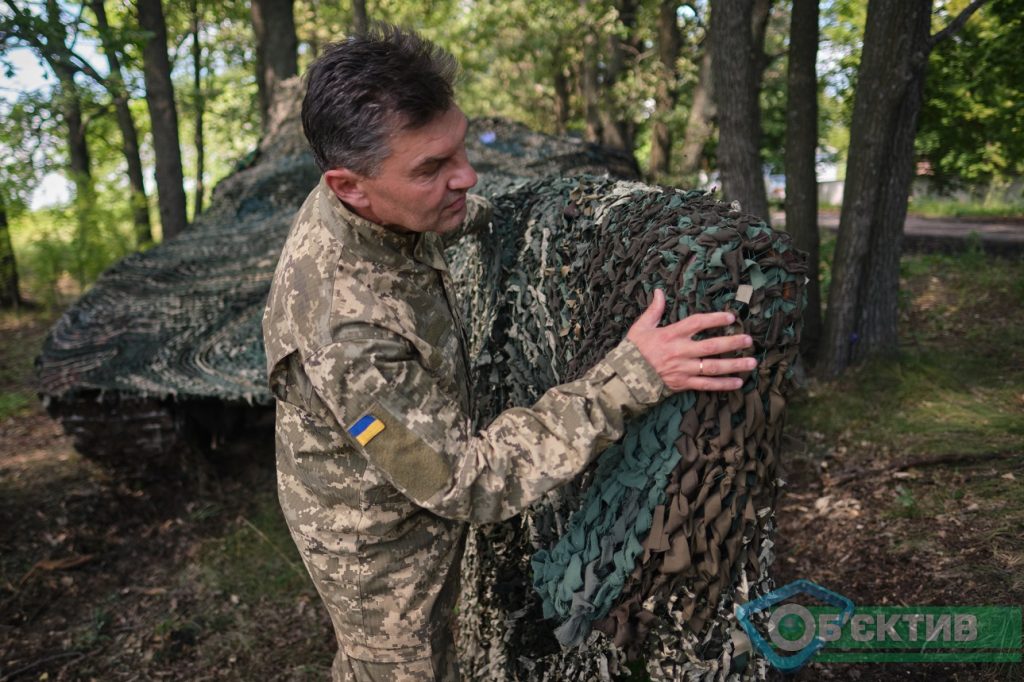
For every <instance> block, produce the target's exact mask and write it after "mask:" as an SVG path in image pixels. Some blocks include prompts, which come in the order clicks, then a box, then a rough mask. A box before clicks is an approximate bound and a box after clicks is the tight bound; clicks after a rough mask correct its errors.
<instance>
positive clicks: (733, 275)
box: [449, 177, 805, 680]
mask: <svg viewBox="0 0 1024 682" xmlns="http://www.w3.org/2000/svg"><path fill="white" fill-rule="evenodd" d="M493 201H494V203H495V219H494V221H493V225H492V231H491V234H489V235H483V236H481V237H469V238H465V239H464V240H463V243H462V244H460V245H458V246H457V247H456V248H454V249H453V250H452V251H451V252H450V254H449V256H450V260H451V263H452V269H453V274H454V275H455V277H456V281H457V282H458V284H459V285H460V290H461V291H463V292H470V293H472V298H470V299H469V301H468V302H467V305H468V312H467V315H466V319H468V320H471V321H472V323H473V327H472V329H471V346H472V348H471V357H474V358H476V360H475V367H474V371H475V375H476V377H477V383H476V386H475V389H476V391H475V392H476V399H477V408H478V409H477V415H476V418H477V421H478V423H480V424H484V423H486V422H488V421H489V420H490V419H491V418H492V417H493V416H494V415H495V414H497V413H498V412H500V411H501V410H503V409H505V408H507V407H510V406H516V405H528V404H530V403H532V402H533V401H535V400H536V399H537V398H538V397H539V396H540V395H541V394H542V393H543V391H544V390H545V389H546V388H548V387H550V386H552V385H555V384H557V383H561V382H564V381H571V380H573V379H574V378H576V377H578V376H579V375H581V374H582V373H583V372H584V371H586V369H587V368H589V367H590V366H591V365H592V364H593V363H594V362H595V361H596V360H597V359H598V358H600V356H601V355H603V354H604V353H605V352H607V351H608V350H610V349H611V348H612V347H613V346H614V345H615V344H617V343H618V342H619V341H620V340H621V338H622V337H623V336H624V335H625V332H626V330H627V329H628V327H629V325H630V324H631V323H632V322H633V320H635V319H636V317H637V316H638V315H639V314H640V313H641V312H642V311H643V309H644V308H645V307H646V304H647V302H648V301H649V300H650V292H651V291H652V290H653V289H654V288H655V287H660V288H664V289H665V290H666V292H667V294H668V301H669V305H668V310H667V313H666V316H665V320H664V321H665V322H673V321H676V320H678V319H681V318H682V317H685V316H686V315H688V314H690V313H693V312H708V311H715V310H731V311H734V312H736V313H737V316H738V322H737V325H736V326H735V327H734V328H732V329H726V330H722V332H723V333H736V332H739V331H741V329H742V330H743V331H746V332H747V333H750V334H751V335H752V336H753V337H754V339H755V348H754V350H753V352H754V353H755V354H756V355H757V357H758V359H759V368H758V370H757V371H756V372H755V373H754V374H752V375H751V376H750V378H749V379H748V380H747V382H746V383H745V385H744V387H743V388H742V389H741V390H739V391H735V392H732V393H726V394H709V393H693V392H686V393H681V394H677V395H676V396H674V397H673V398H671V399H669V400H668V401H666V402H665V403H663V404H662V405H661V406H659V408H657V409H655V410H653V411H652V412H651V413H649V414H648V415H646V416H645V417H644V418H642V419H639V420H636V421H635V422H633V423H631V424H630V425H629V430H628V432H627V435H626V436H625V438H624V439H623V440H622V441H621V442H620V443H618V444H616V445H613V446H612V447H611V448H609V450H608V451H606V452H605V453H604V454H603V455H602V457H601V458H600V459H599V461H598V464H597V466H596V467H595V468H594V469H593V470H592V471H591V472H590V473H589V474H587V475H585V476H584V477H582V478H581V480H579V481H578V482H577V483H576V485H573V486H566V487H564V488H562V489H560V490H559V491H557V492H556V493H554V494H552V495H549V496H548V498H547V499H545V500H544V501H543V502H541V503H539V504H537V505H535V506H534V508H532V509H531V510H530V511H529V512H528V513H526V514H524V515H522V516H521V517H518V518H517V519H514V520H512V521H511V522H509V523H506V524H502V525H500V526H497V527H488V528H481V529H478V530H477V531H476V533H475V535H474V537H473V538H472V540H473V541H472V542H471V545H470V548H469V551H468V556H467V560H466V565H465V570H464V585H463V588H464V589H463V595H462V604H463V606H462V611H461V614H462V616H461V617H462V622H461V626H460V632H461V633H463V635H462V638H461V646H462V649H463V651H462V655H463V659H464V661H465V665H464V669H465V670H467V671H472V672H473V676H474V679H480V680H498V679H510V680H511V679H550V680H584V679H591V678H603V677H607V676H609V675H610V674H611V673H613V672H614V671H615V670H617V669H620V665H621V662H622V659H623V655H624V654H629V655H630V657H637V656H642V657H643V658H645V659H646V660H647V661H648V671H649V673H650V674H651V675H652V677H653V678H654V679H685V678H687V677H700V676H704V675H710V677H711V678H716V677H723V678H724V677H727V676H730V675H734V676H742V677H753V678H756V677H761V676H763V673H764V670H763V667H762V665H761V664H760V661H755V662H754V664H750V663H749V661H748V659H749V656H748V655H746V654H747V651H748V650H749V649H748V648H747V649H744V648H743V647H744V646H745V640H744V637H743V636H742V635H741V634H740V633H739V630H738V628H737V627H736V624H735V620H734V618H733V616H732V610H733V609H732V606H733V604H735V603H742V602H744V601H746V600H747V598H748V595H750V594H751V593H754V594H760V593H761V592H763V591H764V590H766V589H767V586H768V575H767V567H768V564H769V563H770V561H771V547H772V542H771V530H772V522H773V514H772V512H773V509H774V499H775V494H776V487H777V486H776V467H777V464H778V446H779V440H780V437H781V427H782V414H783V411H784V407H785V397H784V395H785V392H786V390H787V389H788V386H789V378H790V376H791V374H792V366H793V363H794V361H795V360H796V354H797V347H798V344H799V337H800V314H801V312H802V306H803V286H804V279H805V274H804V273H805V265H804V262H803V259H802V258H801V257H800V256H799V255H798V254H797V253H796V252H795V251H793V250H792V249H791V248H790V246H789V240H788V238H787V237H785V236H784V235H779V234H777V233H774V232H772V231H771V230H770V229H769V228H767V227H766V226H765V225H764V223H763V222H762V221H760V220H759V219H757V218H754V217H752V216H747V215H743V214H742V213H740V212H739V211H737V210H735V209H734V208H732V207H730V206H728V205H725V204H722V203H720V202H716V201H714V200H713V199H712V198H711V197H709V196H707V195H705V194H702V193H700V192H689V193H687V192H681V191H677V190H669V189H658V188H652V187H648V186H645V185H642V184H640V183H633V182H623V181H615V180H611V179H607V178H604V179H602V178H593V177H572V178H546V179H542V180H535V181H530V182H521V183H519V184H518V185H517V186H516V187H515V188H514V189H512V190H509V191H506V192H504V193H501V194H498V195H496V196H494V198H493ZM577 511H578V513H574V512H577ZM537 550H539V551H537ZM531 557H532V566H531ZM534 588H536V591H535V589H534ZM550 616H555V622H550V621H545V620H544V618H545V617H550ZM592 625H593V626H595V627H596V629H595V631H593V632H591V627H592ZM556 626H557V627H556ZM651 631H653V635H654V636H653V637H648V636H647V635H648V633H649V632H651ZM557 642H562V643H563V644H568V645H572V646H571V647H569V648H566V649H562V648H560V647H559V646H558V645H557ZM737 644H738V645H739V646H740V647H741V650H740V651H736V650H735V648H736V646H737ZM746 646H747V647H748V646H749V645H746Z"/></svg>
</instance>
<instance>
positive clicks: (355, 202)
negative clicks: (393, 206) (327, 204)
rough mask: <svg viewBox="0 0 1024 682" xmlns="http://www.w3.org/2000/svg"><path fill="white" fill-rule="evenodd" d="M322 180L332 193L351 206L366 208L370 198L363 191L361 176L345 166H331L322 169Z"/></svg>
mask: <svg viewBox="0 0 1024 682" xmlns="http://www.w3.org/2000/svg"><path fill="white" fill-rule="evenodd" d="M324 180H325V181H326V182H327V186H328V187H330V188H331V191H332V192H334V195H335V196H336V197H338V198H339V199H341V200H342V201H344V202H345V203H346V204H348V205H349V206H351V207H353V208H366V207H368V206H369V205H370V200H369V198H368V197H367V196H366V192H365V191H363V185H362V180H363V176H361V175H358V174H356V173H353V172H352V171H350V170H349V169H347V168H332V169H331V170H329V171H324Z"/></svg>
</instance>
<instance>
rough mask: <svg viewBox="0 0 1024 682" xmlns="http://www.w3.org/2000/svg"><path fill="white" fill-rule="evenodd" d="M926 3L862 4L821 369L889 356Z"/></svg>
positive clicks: (925, 41)
mask: <svg viewBox="0 0 1024 682" xmlns="http://www.w3.org/2000/svg"><path fill="white" fill-rule="evenodd" d="M931 6H932V0H906V1H905V2H884V1H882V2H880V1H879V0H871V2H870V3H869V5H868V15H867V23H866V26H865V29H864V48H863V52H862V55H861V63H860V68H859V71H858V77H857V93H856V99H855V101H854V108H853V121H852V124H851V126H850V157H849V160H848V161H847V170H846V186H845V191H844V195H845V196H844V200H843V208H842V213H841V214H840V217H839V236H838V239H837V241H836V250H835V259H834V260H835V262H834V264H833V267H832V285H831V288H830V290H829V298H828V316H827V319H826V324H825V338H824V347H823V349H822V363H821V367H820V369H821V371H822V372H823V373H824V374H825V375H826V376H835V375H838V374H840V373H841V372H842V371H843V370H845V369H846V367H847V366H849V365H850V364H853V363H855V362H858V361H860V360H862V359H864V358H867V357H869V356H882V355H892V354H894V353H895V352H896V350H897V315H898V285H899V258H900V246H901V241H902V234H903V223H904V220H905V219H906V213H907V196H908V193H909V187H910V182H911V180H912V170H913V140H914V132H915V131H916V128H917V115H918V112H919V111H920V107H921V100H922V96H923V87H924V75H925V74H924V68H925V65H926V64H927V54H928V51H929V49H930V43H929V34H928V31H929V25H930V22H931Z"/></svg>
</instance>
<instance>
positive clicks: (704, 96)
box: [679, 46, 718, 177]
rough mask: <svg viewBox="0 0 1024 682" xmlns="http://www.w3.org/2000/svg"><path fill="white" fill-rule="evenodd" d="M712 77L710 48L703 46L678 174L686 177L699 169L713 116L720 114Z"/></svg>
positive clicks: (712, 126) (711, 127)
mask: <svg viewBox="0 0 1024 682" xmlns="http://www.w3.org/2000/svg"><path fill="white" fill-rule="evenodd" d="M713 82H714V81H713V79H712V77H711V48H710V46H707V47H705V48H704V54H703V55H702V56H701V59H700V74H699V75H698V77H697V86H696V88H695V89H694V91H693V104H692V105H691V106H690V115H689V117H688V118H687V121H686V137H684V138H683V149H682V152H681V153H680V155H679V158H680V164H679V173H680V175H682V176H683V177H688V176H693V175H694V174H695V173H696V172H697V171H698V170H699V169H700V160H701V157H702V155H703V153H704V146H705V145H706V144H707V143H708V139H710V138H711V131H712V130H713V129H714V123H713V121H714V119H715V116H717V115H718V110H717V109H716V108H715V96H714V93H715V89H714V85H713Z"/></svg>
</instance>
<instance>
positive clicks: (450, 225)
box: [435, 206, 466, 234]
mask: <svg viewBox="0 0 1024 682" xmlns="http://www.w3.org/2000/svg"><path fill="white" fill-rule="evenodd" d="M465 220H466V207H465V206H463V207H462V208H460V209H459V210H458V211H457V212H456V213H455V214H454V215H453V216H452V217H451V218H446V219H445V220H444V221H443V222H442V223H441V224H440V226H438V228H437V229H436V230H435V232H437V233H438V234H448V233H449V232H454V231H455V230H457V229H459V228H460V227H461V226H462V223H463V222H464V221H465Z"/></svg>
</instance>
